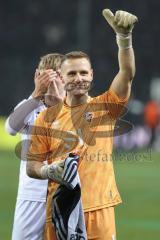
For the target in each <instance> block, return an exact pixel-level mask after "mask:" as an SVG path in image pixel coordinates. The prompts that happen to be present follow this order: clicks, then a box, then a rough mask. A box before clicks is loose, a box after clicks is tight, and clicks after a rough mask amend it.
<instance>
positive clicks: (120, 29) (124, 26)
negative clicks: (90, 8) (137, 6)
mask: <svg viewBox="0 0 160 240" xmlns="http://www.w3.org/2000/svg"><path fill="white" fill-rule="evenodd" d="M102 14H103V16H104V18H105V19H106V21H107V22H108V23H109V25H110V26H111V27H112V28H113V30H114V31H115V32H116V33H120V34H129V33H131V32H132V29H133V27H134V24H135V23H136V22H137V21H138V18H137V17H136V16H135V15H133V14H131V13H128V12H125V11H121V10H119V11H116V13H115V15H114V14H113V13H112V12H111V10H110V9H104V10H103V12H102Z"/></svg>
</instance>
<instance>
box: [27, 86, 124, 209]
mask: <svg viewBox="0 0 160 240" xmlns="http://www.w3.org/2000/svg"><path fill="white" fill-rule="evenodd" d="M126 102H127V100H126V99H120V98H119V97H118V96H117V95H116V94H115V93H114V92H113V91H112V90H111V89H110V90H109V91H107V92H105V93H104V94H102V95H100V96H98V97H95V98H90V97H89V98H88V102H87V103H85V104H81V105H76V106H73V107H70V106H68V105H66V104H65V103H62V104H59V105H57V106H54V107H51V108H48V109H47V110H45V111H43V112H41V113H40V115H39V117H38V118H37V119H36V122H35V128H34V130H33V135H32V138H31V140H32V143H31V145H30V150H29V154H28V160H37V161H44V159H45V157H46V156H47V159H48V163H51V162H53V161H57V160H60V159H64V158H65V157H66V156H67V153H69V152H72V151H74V150H76V151H78V154H79V155H80V162H79V166H78V172H79V176H80V180H81V189H82V203H83V208H84V211H85V212H87V211H92V210H96V209H101V208H105V207H109V206H114V205H116V204H118V203H120V202H121V198H120V195H119V193H118V190H117V187H116V182H115V176H114V170H113V164H112V149H113V131H114V126H115V122H116V119H117V118H118V117H119V115H120V113H121V112H122V107H123V106H124V105H125V104H126ZM56 188H57V184H55V183H54V182H52V181H50V182H49V187H48V190H49V191H48V192H49V195H48V204H49V205H50V203H51V197H52V195H53V193H54V191H55V189H56ZM64 204H65V203H64Z"/></svg>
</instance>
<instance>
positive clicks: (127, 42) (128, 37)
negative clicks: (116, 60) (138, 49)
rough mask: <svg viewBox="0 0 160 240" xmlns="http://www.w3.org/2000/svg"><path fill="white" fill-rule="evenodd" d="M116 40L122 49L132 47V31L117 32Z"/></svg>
mask: <svg viewBox="0 0 160 240" xmlns="http://www.w3.org/2000/svg"><path fill="white" fill-rule="evenodd" d="M116 41H117V45H118V47H119V49H120V50H123V49H129V48H132V33H128V34H122V33H117V35H116Z"/></svg>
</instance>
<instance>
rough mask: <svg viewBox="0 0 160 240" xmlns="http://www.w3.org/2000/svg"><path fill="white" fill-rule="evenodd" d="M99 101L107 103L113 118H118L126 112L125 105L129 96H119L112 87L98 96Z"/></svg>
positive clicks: (106, 105) (107, 108)
mask: <svg viewBox="0 0 160 240" xmlns="http://www.w3.org/2000/svg"><path fill="white" fill-rule="evenodd" d="M98 99H99V101H101V102H103V103H105V107H106V110H107V111H108V113H109V115H110V117H111V118H112V119H114V120H115V119H117V118H118V117H120V116H121V115H123V114H124V113H125V109H126V108H125V106H126V105H127V103H128V99H129V98H121V97H119V96H118V95H117V94H116V93H115V92H114V91H113V90H112V89H111V88H110V89H109V90H108V91H107V92H105V93H104V94H102V95H100V96H98Z"/></svg>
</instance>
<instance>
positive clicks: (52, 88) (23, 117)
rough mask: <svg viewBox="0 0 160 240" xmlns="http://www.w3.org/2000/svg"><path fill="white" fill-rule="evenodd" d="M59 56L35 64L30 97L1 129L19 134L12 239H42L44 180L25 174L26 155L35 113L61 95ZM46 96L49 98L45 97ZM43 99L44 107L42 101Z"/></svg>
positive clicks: (45, 58)
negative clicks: (18, 172) (17, 181)
mask: <svg viewBox="0 0 160 240" xmlns="http://www.w3.org/2000/svg"><path fill="white" fill-rule="evenodd" d="M62 58H63V55H61V54H57V53H56V54H55V53H54V54H47V55H45V56H43V57H42V58H41V60H40V62H39V65H38V69H37V70H36V73H35V78H34V83H35V89H34V91H33V93H32V95H31V96H30V97H29V98H28V99H25V100H23V101H21V102H20V103H19V104H18V105H17V106H16V107H15V108H14V111H13V113H11V115H10V116H9V117H8V119H7V120H6V124H5V128H6V130H7V132H8V133H9V134H11V135H16V134H17V133H18V132H21V133H22V150H21V164H20V174H19V186H18V194H17V202H16V208H15V214H14V223H13V231H12V240H42V239H43V230H44V224H45V211H46V209H45V206H46V195H47V186H48V181H47V180H38V179H33V178H30V177H28V176H27V174H26V152H27V146H28V140H29V138H30V131H31V126H32V125H33V124H34V121H35V119H36V117H37V116H38V114H39V112H41V111H43V110H44V109H45V108H46V105H47V106H51V105H55V104H56V103H57V101H59V100H62V99H63V98H64V96H65V90H64V84H63V82H62V80H61V78H60V75H59V72H58V70H59V69H60V65H61V61H62ZM48 95H49V97H47V96H48ZM42 96H43V97H44V96H45V98H43V99H45V101H43V102H45V104H44V103H43V102H42Z"/></svg>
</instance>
